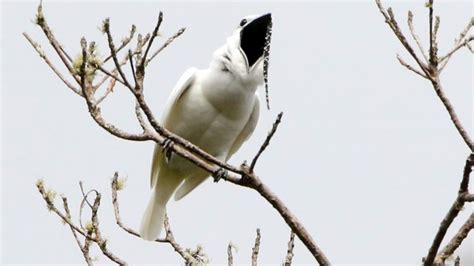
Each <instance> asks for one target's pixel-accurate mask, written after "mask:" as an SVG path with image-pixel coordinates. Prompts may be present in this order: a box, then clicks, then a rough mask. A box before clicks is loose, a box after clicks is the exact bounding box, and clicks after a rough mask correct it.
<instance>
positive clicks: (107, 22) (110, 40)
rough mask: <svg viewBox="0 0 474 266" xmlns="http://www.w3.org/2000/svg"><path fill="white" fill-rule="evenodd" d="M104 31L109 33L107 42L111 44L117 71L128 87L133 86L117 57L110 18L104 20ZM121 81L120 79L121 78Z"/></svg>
mask: <svg viewBox="0 0 474 266" xmlns="http://www.w3.org/2000/svg"><path fill="white" fill-rule="evenodd" d="M103 27H104V31H105V33H106V35H107V42H108V44H109V49H110V55H111V56H112V59H113V61H114V63H115V69H117V72H118V73H119V75H120V77H121V78H122V81H123V84H124V85H125V86H126V87H130V88H131V85H130V83H129V82H128V80H127V77H126V76H125V74H124V73H123V71H122V67H121V65H120V63H119V61H118V59H117V50H116V49H115V44H114V40H113V38H112V34H111V33H110V19H108V18H107V19H105V21H104V25H103ZM119 81H120V80H119Z"/></svg>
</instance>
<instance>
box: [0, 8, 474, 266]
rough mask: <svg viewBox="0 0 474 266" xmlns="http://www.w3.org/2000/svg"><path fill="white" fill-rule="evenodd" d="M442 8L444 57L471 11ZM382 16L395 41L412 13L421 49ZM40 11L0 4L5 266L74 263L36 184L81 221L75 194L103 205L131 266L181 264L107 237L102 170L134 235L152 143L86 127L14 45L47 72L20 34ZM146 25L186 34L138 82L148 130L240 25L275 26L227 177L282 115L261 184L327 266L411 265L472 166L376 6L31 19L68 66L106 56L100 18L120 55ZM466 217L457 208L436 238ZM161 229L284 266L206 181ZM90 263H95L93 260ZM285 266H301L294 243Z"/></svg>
mask: <svg viewBox="0 0 474 266" xmlns="http://www.w3.org/2000/svg"><path fill="white" fill-rule="evenodd" d="M453 2H454V1H449V2H446V1H445V2H443V3H440V4H436V13H437V14H439V15H440V16H441V27H440V32H439V40H440V44H439V48H440V52H441V54H444V53H445V52H446V51H447V50H448V49H449V48H450V47H451V46H452V44H453V41H454V38H455V37H457V35H458V34H459V32H460V31H461V30H462V29H463V28H464V27H465V25H466V24H467V22H468V20H469V19H470V17H471V16H472V10H473V9H472V8H473V5H472V3H471V2H468V1H464V2H456V3H453ZM385 4H386V5H387V6H388V5H389V3H388V2H387V3H385ZM390 5H392V6H393V8H394V12H395V13H396V15H397V17H398V18H399V19H400V20H399V22H400V24H401V26H402V28H403V29H404V30H405V32H407V27H406V24H405V20H406V14H407V11H408V9H411V10H413V12H414V14H415V18H414V21H415V25H416V27H417V31H418V33H419V35H420V36H421V38H422V39H423V40H424V41H425V42H424V44H425V47H427V43H426V40H427V38H426V37H427V29H428V27H427V21H428V20H427V10H426V8H424V3H423V1H417V2H415V3H413V2H411V1H410V3H406V2H405V3H401V2H398V3H393V2H392V3H390ZM35 8H36V2H30V3H20V4H19V3H2V15H1V17H2V34H1V38H2V39H1V43H2V48H1V52H2V55H1V58H2V76H3V80H2V160H1V162H2V167H1V168H2V178H1V181H2V186H1V188H2V189H1V192H2V197H1V199H2V205H1V206H2V207H1V210H2V213H1V218H2V227H1V228H2V232H1V239H2V253H3V255H2V256H1V262H2V264H13V263H21V264H32V263H41V264H52V263H60V264H65V263H70V264H83V260H82V255H81V253H80V251H79V250H78V248H77V247H76V245H75V243H74V241H73V238H72V235H71V233H70V231H69V229H68V227H66V226H63V225H62V223H61V222H60V221H59V220H58V217H57V216H55V215H53V214H51V213H49V212H48V211H47V209H46V208H45V204H44V202H43V201H42V199H41V197H40V195H39V194H38V192H37V191H36V187H35V182H36V180H37V179H38V178H43V179H44V181H45V183H46V185H47V186H48V187H51V188H54V190H55V191H57V192H58V193H63V194H64V195H67V196H68V197H69V201H70V205H72V206H71V208H72V209H73V213H74V215H75V217H76V218H77V211H78V203H79V201H80V191H79V186H78V182H79V181H80V180H82V181H83V182H84V184H85V186H86V187H87V188H96V189H98V190H100V191H101V192H102V194H103V201H102V207H101V210H100V220H101V226H102V230H103V233H104V235H105V237H107V239H109V248H110V249H111V250H112V251H113V252H115V253H116V254H118V255H119V256H120V257H121V258H123V259H124V260H126V261H128V262H129V263H131V264H145V263H155V264H158V263H160V264H161V263H169V264H177V263H180V258H179V257H178V256H177V255H176V253H174V252H173V251H172V249H171V248H170V247H168V246H167V245H165V244H156V243H149V242H145V241H142V240H140V239H137V238H135V237H132V236H130V235H127V234H126V233H124V232H123V231H121V230H120V229H118V228H117V226H116V225H115V223H114V218H113V212H112V206H111V202H110V187H109V183H110V178H111V176H112V175H113V173H114V171H118V172H119V173H120V175H121V176H124V177H127V184H126V188H125V190H124V191H123V192H121V193H120V195H119V196H120V202H121V211H122V218H123V220H124V222H125V223H126V224H127V225H129V226H130V227H132V228H138V225H139V223H140V219H141V215H142V212H143V210H144V208H145V205H146V203H147V201H148V197H149V168H150V162H151V155H152V149H153V144H152V143H148V142H146V143H135V142H128V141H124V140H119V139H117V138H115V137H112V136H111V135H109V134H108V133H106V132H105V131H104V130H103V129H101V128H100V127H99V126H97V125H96V124H95V123H94V122H93V120H92V119H91V118H90V116H89V114H88V113H87V109H86V106H85V103H84V101H83V100H82V99H80V98H79V97H77V96H76V95H75V94H73V93H72V92H71V91H70V90H68V89H67V88H66V87H65V86H64V85H63V84H62V83H61V82H60V81H59V80H58V79H57V78H56V76H55V75H54V74H53V73H52V71H51V70H50V69H49V68H48V67H47V66H46V65H45V64H44V62H43V61H42V60H41V59H40V58H39V57H38V56H37V54H36V53H35V51H34V50H33V49H32V48H31V47H30V45H29V44H28V43H27V42H26V40H25V39H24V38H23V36H22V35H21V33H22V32H23V31H26V32H28V33H29V34H31V36H32V37H33V38H34V39H35V40H37V41H38V42H39V43H41V44H42V46H43V47H44V48H45V50H46V51H47V52H48V54H49V55H50V56H51V58H55V57H54V56H53V52H52V50H51V49H50V48H49V47H48V45H47V41H46V39H45V38H44V37H43V35H42V34H41V32H40V30H39V29H38V28H37V27H36V26H35V25H34V24H33V23H32V20H33V18H34V14H35ZM159 10H162V11H163V12H164V22H163V25H162V28H161V33H162V35H163V36H164V37H168V36H170V35H171V34H173V33H174V32H175V31H176V30H177V29H179V28H180V27H182V26H185V27H187V30H186V32H185V34H184V35H183V36H182V37H181V38H179V39H178V40H177V41H176V42H175V43H174V44H173V45H172V46H170V47H169V48H168V49H167V50H165V51H164V52H163V53H162V54H160V55H159V57H158V58H157V59H156V60H155V61H154V62H153V63H152V64H151V65H150V67H149V68H148V72H147V75H148V76H147V80H146V98H147V100H148V102H149V104H150V105H151V107H152V108H153V110H154V112H155V113H156V114H157V116H160V115H159V114H161V111H162V110H163V104H164V102H165V100H166V98H167V96H168V94H169V93H170V90H171V88H172V87H173V85H174V83H175V82H176V81H177V79H178V78H179V77H180V75H181V74H182V73H183V72H184V71H185V69H186V68H188V67H191V66H195V67H199V68H206V67H207V65H208V64H209V62H210V59H211V54H212V52H213V51H214V50H215V49H216V48H218V47H219V46H221V45H222V44H223V43H224V41H225V38H226V37H227V36H229V35H230V34H231V33H232V32H233V31H234V29H235V27H236V26H237V25H238V23H239V21H240V19H241V18H242V17H244V16H246V15H249V14H262V13H264V12H272V14H273V20H274V22H273V24H274V27H273V42H272V47H271V63H270V70H269V79H270V80H269V83H270V84H269V85H270V99H271V107H272V109H271V111H267V110H265V109H264V108H261V109H262V110H261V115H260V121H259V124H258V126H257V129H256V131H255V132H254V134H253V136H252V137H251V139H250V140H249V141H248V142H247V143H246V144H245V145H244V146H243V147H242V149H241V150H240V151H239V152H238V153H237V154H236V155H235V156H234V157H233V158H232V159H231V162H232V163H233V164H235V165H239V164H240V163H241V162H242V161H243V160H245V159H247V160H248V159H251V158H252V157H253V155H254V154H255V153H256V151H257V150H258V147H259V145H260V143H261V142H262V141H263V139H264V138H265V136H266V134H267V132H268V130H269V128H270V127H271V124H272V122H273V120H274V118H275V116H276V114H277V113H278V112H280V111H283V112H284V113H285V114H284V117H283V122H282V124H281V126H280V128H279V130H278V132H277V133H276V135H275V137H274V139H273V141H272V144H271V146H270V148H269V149H268V150H267V151H266V152H265V153H264V154H263V156H262V158H261V160H260V162H259V164H258V166H257V169H256V170H257V173H258V174H259V176H260V177H261V179H262V180H263V181H264V182H265V183H266V184H267V185H268V186H269V187H270V188H271V189H272V190H273V191H274V192H275V193H276V194H277V195H279V196H280V197H281V199H282V200H283V201H284V202H285V203H286V204H287V205H288V206H289V208H290V209H291V210H293V212H294V213H295V214H296V215H297V216H298V217H299V219H300V220H301V222H302V223H303V224H304V225H305V226H306V228H307V229H308V230H309V232H311V234H312V236H313V238H314V239H315V241H316V242H317V244H318V245H319V246H320V247H321V248H322V250H323V251H324V252H325V253H326V255H327V256H328V258H329V259H330V260H331V261H332V262H333V263H335V264H368V263H375V264H413V265H416V264H419V262H420V260H421V257H422V256H425V255H426V252H427V250H428V247H429V246H430V244H431V242H432V239H433V237H434V235H435V232H436V230H437V228H438V225H439V223H440V221H441V219H442V217H443V216H444V215H445V213H446V212H447V210H448V208H449V207H450V205H451V203H452V201H453V200H454V198H455V196H456V192H457V189H458V185H459V181H460V179H461V175H462V168H463V166H464V162H465V158H466V157H467V155H468V149H467V148H466V145H465V144H464V142H463V141H462V139H461V137H460V136H459V135H458V133H457V131H456V130H455V128H454V126H453V125H452V124H451V121H450V120H449V116H448V115H447V113H446V111H445V110H444V107H443V106H442V104H441V103H440V101H439V100H438V99H437V97H436V95H435V93H434V91H433V89H432V87H431V86H430V84H429V83H428V82H427V81H425V80H422V79H421V78H420V77H419V76H417V75H415V74H413V73H411V72H409V71H408V70H406V69H405V68H403V67H401V66H400V65H399V63H398V62H397V60H396V54H397V52H399V53H400V54H401V55H402V56H403V57H404V58H405V59H406V61H408V62H410V63H412V60H411V59H410V58H409V57H408V56H407V54H406V52H405V51H404V50H403V48H402V47H401V45H400V44H399V42H398V41H397V40H396V38H395V36H394V35H393V34H392V33H391V32H390V30H389V28H388V26H387V25H386V24H385V23H384V20H383V18H382V16H381V15H380V14H379V12H378V10H377V8H376V6H375V4H374V3H373V2H372V1H368V2H357V3H347V2H346V3H343V2H314V3H181V2H180V3H151V2H146V3H131V2H130V3H127V2H125V3H113V2H107V3H104V2H102V3H90V2H89V3H80V4H79V3H74V4H71V3H65V2H64V3H57V2H56V3H51V2H49V1H45V4H44V11H45V14H46V16H47V19H48V21H49V24H50V26H51V27H52V28H53V30H54V33H55V34H56V35H57V37H58V38H59V39H60V40H61V42H63V43H64V46H65V48H66V49H67V50H68V51H70V52H71V54H73V55H76V54H77V53H78V51H79V39H80V38H81V37H82V36H85V37H86V38H87V39H88V40H89V41H92V40H96V41H97V43H98V45H99V49H101V51H102V54H103V55H106V54H107V50H106V48H107V46H106V42H105V38H104V36H103V35H102V34H101V33H100V31H99V29H98V27H99V25H100V24H101V21H102V20H103V19H104V18H105V17H110V18H111V29H112V31H113V33H114V36H115V39H116V40H117V41H118V40H120V38H121V37H122V36H124V35H125V34H126V32H127V31H128V29H129V26H130V25H131V24H132V23H134V24H136V25H137V27H138V31H139V32H148V31H151V30H152V28H153V26H154V23H155V20H156V17H157V14H158V11H159ZM159 40H160V41H162V40H163V38H160V39H159ZM472 58H473V57H472V56H471V55H470V54H469V53H468V52H467V50H466V49H463V50H461V51H460V52H459V53H457V54H456V55H455V56H454V57H453V58H452V60H451V62H450V63H449V65H448V66H447V67H446V69H445V71H444V72H443V74H442V83H443V85H444V87H445V88H446V93H447V95H448V96H449V97H450V98H451V100H452V102H453V104H454V106H455V108H456V111H457V112H458V114H459V118H460V119H461V121H462V122H463V123H464V125H465V127H466V129H467V130H468V131H469V132H470V133H471V134H472V133H473V130H472V125H473V123H472V119H473V109H472V101H473V98H472V97H473V94H472V88H473V80H472V73H473V67H472V63H473V61H472ZM54 61H55V62H58V61H57V59H56V58H55V60H54ZM58 64H59V63H58ZM260 92H261V94H262V95H263V93H264V91H263V90H260ZM262 99H263V97H262ZM133 107H134V103H133V100H132V97H131V95H130V94H129V93H128V92H127V91H125V90H124V89H123V88H117V89H116V91H115V92H114V93H113V94H112V95H111V96H110V97H109V98H108V99H107V100H106V102H104V107H103V108H102V109H103V112H104V116H105V118H106V119H108V120H109V121H111V122H113V123H115V124H116V125H117V126H119V127H121V128H124V129H127V130H132V131H133V130H138V126H137V123H136V121H135V120H134V113H133ZM471 183H472V182H471ZM473 190H474V188H473ZM472 210H473V208H472V206H466V207H465V208H464V210H463V211H462V212H461V215H460V216H459V218H458V219H457V220H456V221H455V223H454V225H453V226H452V230H450V231H449V234H448V237H450V236H452V235H453V233H454V231H455V230H456V229H457V228H459V226H460V224H462V223H463V222H464V221H465V219H466V217H468V216H469V215H470V214H471V213H472ZM168 212H169V215H170V219H171V225H172V228H173V231H174V233H175V237H176V239H177V241H178V242H179V243H180V244H182V245H183V246H184V247H190V248H194V247H195V246H196V245H197V244H200V245H202V246H203V247H204V250H205V252H206V253H207V254H208V255H209V257H210V258H211V262H212V263H215V264H222V263H226V247H227V244H228V243H229V241H231V242H232V243H234V245H235V246H237V247H238V252H237V253H236V254H235V255H234V259H235V262H236V263H242V264H248V263H249V262H250V254H251V247H252V245H253V242H254V239H255V229H256V228H260V229H261V232H262V241H261V249H260V258H259V261H260V262H261V263H263V264H278V263H280V262H281V261H282V260H283V258H284V255H285V252H286V246H287V241H288V237H289V233H290V232H289V229H288V228H287V226H286V224H285V223H284V222H283V220H282V219H281V218H280V217H279V216H278V214H277V213H276V212H275V211H274V209H272V208H271V207H270V205H269V204H268V203H267V202H265V201H264V200H263V199H262V198H261V197H259V196H258V195H257V193H255V192H253V191H251V190H248V189H244V188H241V187H236V186H234V185H232V184H229V183H226V182H220V183H218V184H214V183H212V182H206V183H205V184H204V185H202V186H201V187H199V188H198V189H197V190H196V191H194V192H193V193H191V194H190V195H189V196H188V197H187V198H185V199H184V200H182V201H180V202H171V203H170V204H169V207H168ZM75 221H76V220H75ZM473 239H474V238H473V234H471V237H470V239H469V240H466V241H465V242H464V244H463V246H462V247H461V248H460V250H459V252H460V253H461V254H462V257H463V262H464V263H466V264H465V265H473V264H474V254H473V250H474V243H473ZM92 253H93V254H94V255H97V256H98V257H99V261H100V262H104V263H105V262H107V260H106V259H105V258H103V257H102V256H101V254H100V252H99V251H98V250H97V249H94V250H93V252H92ZM294 262H295V263H296V264H314V259H313V258H312V257H311V255H310V253H309V252H308V251H306V249H305V248H304V246H303V244H302V243H301V242H300V241H298V240H297V241H296V248H295V257H294ZM463 265H464V264H463Z"/></svg>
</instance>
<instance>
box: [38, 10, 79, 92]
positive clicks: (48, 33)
mask: <svg viewBox="0 0 474 266" xmlns="http://www.w3.org/2000/svg"><path fill="white" fill-rule="evenodd" d="M36 24H37V25H38V26H40V28H41V29H42V30H43V33H44V35H45V36H46V37H47V39H48V41H49V43H50V44H51V46H52V47H53V49H54V50H55V51H56V54H57V55H58V56H59V58H60V59H61V61H62V62H63V64H64V66H66V68H67V70H68V71H69V73H70V74H71V76H72V77H73V78H74V79H75V80H76V82H77V83H78V84H80V80H79V77H78V76H77V75H76V74H75V73H74V70H73V68H72V66H71V64H70V58H71V57H70V56H69V55H68V54H66V53H65V52H64V50H63V49H62V46H61V45H60V44H59V42H58V41H57V40H56V37H55V36H54V34H53V32H52V31H51V29H50V28H49V26H48V23H47V21H46V17H45V16H44V14H43V5H42V3H41V2H40V4H39V5H38V9H37V12H36Z"/></svg>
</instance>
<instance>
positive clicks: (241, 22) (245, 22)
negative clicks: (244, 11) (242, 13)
mask: <svg viewBox="0 0 474 266" xmlns="http://www.w3.org/2000/svg"><path fill="white" fill-rule="evenodd" d="M245 24H247V19H245V18H244V19H242V20H241V21H240V27H242V26H244V25H245Z"/></svg>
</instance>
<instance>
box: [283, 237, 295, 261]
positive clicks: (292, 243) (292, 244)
mask: <svg viewBox="0 0 474 266" xmlns="http://www.w3.org/2000/svg"><path fill="white" fill-rule="evenodd" d="M294 248H295V233H293V231H292V232H291V234H290V241H289V242H288V251H287V252H286V257H285V263H284V265H285V266H291V262H292V260H293V256H294V254H293V249H294Z"/></svg>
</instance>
